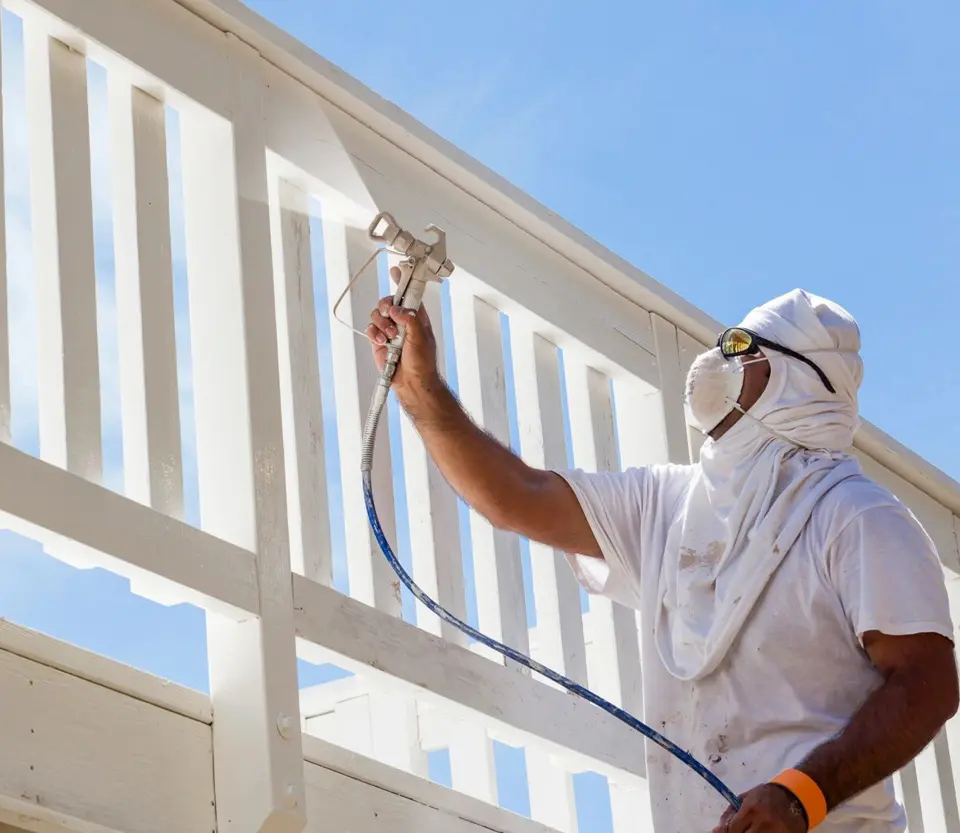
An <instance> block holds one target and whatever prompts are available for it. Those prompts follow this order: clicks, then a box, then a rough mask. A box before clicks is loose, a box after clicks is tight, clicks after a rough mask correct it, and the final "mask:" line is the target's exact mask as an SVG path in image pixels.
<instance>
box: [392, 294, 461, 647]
mask: <svg viewBox="0 0 960 833" xmlns="http://www.w3.org/2000/svg"><path fill="white" fill-rule="evenodd" d="M423 305H424V307H425V308H426V311H427V314H428V315H429V316H430V323H431V326H432V328H433V333H434V335H435V337H436V339H437V362H438V365H439V370H440V373H441V375H446V354H445V349H444V339H445V335H446V334H445V333H444V328H443V325H444V322H443V310H442V307H441V298H440V287H439V285H438V284H431V285H430V286H428V287H427V292H426V293H425V295H424V299H423ZM400 437H401V443H402V447H403V474H404V483H405V486H406V493H407V516H408V518H409V524H410V527H409V528H410V551H411V556H412V559H411V560H412V565H413V577H414V580H415V581H416V582H417V584H418V585H420V587H421V588H422V589H423V590H424V592H426V593H427V595H428V596H430V598H432V599H436V600H437V601H438V602H439V603H440V605H441V606H442V607H444V608H446V609H447V610H449V611H450V612H451V613H452V614H453V615H454V616H456V617H457V618H458V619H460V620H461V621H466V616H467V603H466V595H465V592H464V586H463V558H462V555H461V545H460V517H459V513H458V509H457V496H456V494H455V493H454V491H453V489H451V488H450V486H449V485H448V484H447V482H446V481H445V480H444V479H443V476H442V475H441V474H440V471H439V469H438V468H437V467H436V465H435V464H434V463H433V461H432V460H430V459H429V457H428V455H427V452H426V449H425V448H424V446H423V441H422V440H421V439H420V436H419V435H418V434H417V430H416V428H415V427H414V425H413V423H412V422H411V421H410V419H409V418H408V417H407V416H406V414H404V413H403V412H401V416H400ZM416 610H417V624H418V625H419V626H420V627H421V628H423V629H424V630H426V631H429V632H430V633H433V634H436V635H437V636H442V637H443V638H444V639H445V640H447V641H448V642H453V643H454V644H457V645H466V644H467V638H466V636H465V635H464V634H463V633H462V632H461V631H459V630H457V629H456V628H455V627H453V626H452V625H450V624H448V623H447V622H443V621H441V620H440V619H439V618H438V617H437V616H436V615H435V614H433V613H431V612H430V611H429V610H427V608H426V607H424V606H423V605H422V604H420V603H419V602H418V603H417V608H416Z"/></svg>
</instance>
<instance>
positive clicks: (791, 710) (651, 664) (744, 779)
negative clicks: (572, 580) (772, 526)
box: [561, 466, 953, 833]
mask: <svg viewBox="0 0 960 833" xmlns="http://www.w3.org/2000/svg"><path fill="white" fill-rule="evenodd" d="M695 471H696V468H695V467H693V466H655V467H649V468H639V469H631V470H629V471H627V472H624V473H613V474H587V473H584V472H562V473H561V474H562V475H563V477H564V478H565V479H566V480H567V482H569V483H570V485H571V487H572V488H573V490H574V492H575V494H576V495H577V498H578V499H579V501H580V504H581V506H582V507H583V509H584V512H585V514H586V516H587V519H588V521H589V523H590V526H591V528H592V529H593V532H594V535H595V536H596V538H597V540H598V542H599V543H600V546H601V548H602V551H603V555H604V559H603V560H601V559H594V558H588V557H584V556H570V557H569V561H570V564H571V566H572V567H573V570H574V574H575V575H576V577H577V580H578V581H579V582H580V583H581V585H582V586H583V587H584V588H585V589H586V590H587V591H588V592H589V593H595V594H602V595H604V596H607V597H609V598H612V599H614V600H615V601H619V602H621V603H623V604H625V605H628V606H630V607H633V608H636V609H637V610H639V611H640V614H641V615H640V621H641V626H640V627H641V652H642V657H643V688H644V709H645V714H644V715H643V719H644V721H645V722H646V723H648V724H649V725H651V726H652V727H653V728H654V729H657V730H658V731H660V732H661V733H662V734H664V735H665V736H667V737H668V738H670V739H671V740H672V741H674V742H675V743H677V744H678V745H679V746H680V747H681V748H683V749H687V750H689V751H690V752H691V753H692V754H693V755H694V756H695V757H696V758H698V759H699V760H700V761H701V762H702V763H704V764H705V765H707V766H708V767H709V768H710V769H711V770H712V771H713V772H714V773H716V775H717V776H719V777H720V778H721V779H722V780H723V781H724V782H725V783H726V784H727V785H728V786H729V787H730V788H731V789H733V790H734V792H736V793H742V792H744V791H746V790H747V789H749V788H751V787H754V786H756V785H757V784H760V783H763V782H764V781H767V780H768V779H770V778H771V777H773V776H774V775H776V774H777V773H778V772H780V771H781V770H783V769H785V768H788V767H790V766H793V765H795V764H796V763H798V762H799V761H800V759H802V758H803V757H804V756H805V755H806V754H807V753H808V752H810V751H811V750H812V749H813V748H815V747H816V746H818V745H819V744H821V743H822V742H824V741H825V740H827V739H829V738H830V737H831V736H833V735H835V734H836V733H837V732H838V731H840V730H841V729H842V728H843V727H844V725H845V724H846V723H847V721H848V720H849V719H850V717H851V716H852V715H853V714H854V712H855V711H856V709H857V708H858V707H859V706H860V704H861V703H862V702H863V701H864V699H865V698H866V697H867V695H868V694H870V693H871V692H872V691H873V690H875V688H876V687H877V686H879V685H880V682H881V680H880V677H879V674H878V673H877V671H876V670H875V669H874V668H873V666H872V665H871V663H870V661H869V658H868V657H867V655H866V653H865V652H864V650H863V647H862V644H861V642H860V636H861V635H862V634H863V633H865V632H866V631H871V630H879V631H883V632H885V633H889V634H909V633H920V632H927V631H932V632H935V633H939V634H942V635H944V636H946V637H948V638H951V639H952V638H953V627H952V624H951V619H950V610H949V603H948V599H947V593H946V587H945V583H944V575H943V570H942V567H941V565H940V561H939V558H938V556H937V553H936V550H935V547H934V545H933V542H932V541H931V540H930V538H929V537H928V536H927V534H926V532H925V531H924V530H923V528H922V527H921V526H920V524H919V523H918V522H917V520H916V519H915V518H914V516H913V515H912V514H911V513H910V512H909V511H908V510H907V509H906V507H904V506H903V505H902V504H901V503H900V502H899V501H897V500H896V498H894V497H893V495H891V494H890V493H889V492H888V491H887V490H885V489H883V488H882V487H880V486H879V485H877V484H876V483H874V482H873V481H871V480H868V479H867V478H866V477H862V478H855V479H853V480H851V481H847V482H845V483H843V484H841V486H839V487H837V488H836V489H835V490H834V491H832V492H830V493H828V495H827V497H826V498H825V499H824V501H823V502H822V503H821V504H820V505H819V506H818V507H817V508H816V509H815V510H814V513H813V516H812V518H811V520H810V522H809V523H808V524H807V526H806V527H805V529H804V531H803V532H802V533H801V535H800V537H799V539H798V540H797V542H796V544H794V546H793V547H792V549H791V550H790V551H789V552H788V553H787V555H786V557H785V558H784V559H783V562H782V563H781V565H780V567H779V569H778V570H777V572H776V573H775V575H774V576H773V578H772V579H771V581H770V583H769V585H768V586H767V588H766V590H765V591H764V593H763V594H762V595H761V596H760V599H759V600H758V602H757V604H756V606H755V608H754V610H753V611H752V614H751V616H750V618H749V619H748V620H747V623H746V625H745V626H744V627H743V630H742V631H741V632H740V634H739V637H738V639H737V641H736V643H735V644H734V645H733V647H732V648H731V649H730V651H729V653H728V654H727V655H726V657H725V659H724V660H723V662H722V664H721V665H720V667H719V668H718V669H717V670H716V671H715V672H714V673H712V674H710V675H709V676H707V677H706V678H704V679H703V680H701V681H699V682H693V683H684V682H681V681H679V680H677V679H676V678H674V677H673V676H671V675H670V674H669V673H668V672H667V670H666V668H665V667H664V665H663V663H662V662H661V660H660V657H659V653H658V650H657V645H656V643H655V641H654V638H653V622H654V621H655V616H656V612H657V604H658V587H659V583H660V576H661V572H662V570H664V569H667V568H670V569H674V570H676V569H677V566H678V558H679V553H678V549H679V547H678V545H677V539H678V536H679V525H680V520H681V515H682V512H683V507H684V499H685V497H686V493H687V490H688V488H689V486H690V484H691V481H692V478H693V476H694V473H695ZM693 569H696V566H694V567H693ZM623 742H624V743H635V742H637V741H636V739H635V738H633V737H630V735H629V730H628V729H625V730H624V741H623ZM647 761H648V773H649V788H650V796H651V803H652V808H653V816H654V830H655V833H700V832H701V831H702V833H708V832H709V831H710V830H712V829H713V827H714V826H715V825H716V823H717V822H718V820H719V819H720V815H721V813H722V812H723V810H724V802H723V799H722V798H721V797H720V796H719V795H718V794H717V793H716V792H715V791H714V790H713V789H712V787H710V786H708V785H707V784H706V783H705V782H704V781H702V780H701V779H700V777H699V776H698V775H696V774H695V773H694V772H693V771H692V770H689V769H688V768H687V767H686V766H685V765H684V764H682V763H681V762H680V761H678V760H676V759H675V758H673V757H672V756H671V755H669V754H668V753H666V752H664V751H663V750H661V749H660V748H659V747H658V746H656V745H654V744H652V743H648V744H647ZM904 828H905V817H904V813H903V810H902V808H901V807H900V805H899V804H898V803H897V801H896V798H895V795H894V788H893V783H892V781H887V782H884V783H881V784H879V785H877V786H875V787H873V788H871V789H870V790H868V791H867V792H865V793H863V794H862V795H860V796H859V797H857V798H855V799H853V800H851V801H849V802H847V803H846V804H844V805H842V806H841V807H838V808H837V809H836V810H835V811H834V812H833V813H831V814H830V816H829V817H828V819H827V821H826V822H824V824H823V825H822V827H821V828H820V829H821V830H822V831H823V833H892V831H901V830H903V829H904Z"/></svg>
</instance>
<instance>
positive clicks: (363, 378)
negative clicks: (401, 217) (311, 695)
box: [323, 207, 401, 617]
mask: <svg viewBox="0 0 960 833" xmlns="http://www.w3.org/2000/svg"><path fill="white" fill-rule="evenodd" d="M323 212H324V216H323V247H324V258H325V261H326V278H327V293H328V297H329V298H330V299H331V302H332V301H333V299H336V298H338V297H339V296H340V293H341V292H343V290H344V289H345V288H346V286H347V283H348V282H349V281H350V279H351V278H352V277H353V275H354V274H355V273H356V272H357V271H358V270H359V269H360V268H361V267H362V266H363V264H364V262H365V261H366V260H367V258H368V257H369V256H370V255H371V254H372V252H373V251H374V248H375V247H374V245H373V243H372V242H371V241H370V240H369V238H368V237H367V234H366V230H365V229H363V230H361V229H356V228H351V227H347V226H344V225H343V224H341V223H340V222H339V221H338V219H337V217H335V216H333V215H332V214H328V213H327V208H326V207H324V209H323ZM378 286H379V284H378V280H377V264H376V263H371V264H370V266H369V267H368V271H367V272H366V273H365V274H364V275H363V276H362V277H361V278H360V280H358V281H357V282H356V283H355V284H354V285H353V288H352V289H351V290H350V292H349V294H348V295H347V297H346V298H344V301H343V304H342V306H341V307H340V311H339V314H340V317H341V318H342V319H343V320H344V321H347V322H350V323H352V325H353V326H354V327H355V328H356V329H357V330H361V331H362V330H365V329H366V326H367V324H369V323H370V313H371V312H372V310H373V309H374V308H375V307H376V305H377V301H378V300H379V299H380V293H379V292H378ZM330 341H331V351H332V353H333V367H334V379H333V381H334V391H335V395H336V401H337V438H338V441H339V446H340V483H341V488H342V490H343V516H344V527H345V534H346V548H347V572H348V576H349V580H350V595H351V596H352V597H353V598H355V599H359V600H360V601H362V602H364V603H366V604H368V605H373V606H374V607H376V608H377V609H378V610H382V611H384V612H386V613H390V614H391V615H393V616H397V617H399V616H400V614H401V598H400V580H399V579H398V578H397V576H396V575H395V574H394V572H393V570H392V569H391V567H390V565H389V564H388V563H387V560H386V559H385V558H384V557H383V554H382V553H381V552H380V547H379V546H378V544H377V541H376V539H375V538H374V536H373V532H372V530H371V529H370V523H369V520H368V518H367V510H366V506H365V504H364V499H363V481H362V478H361V473H360V452H361V446H362V442H363V428H364V423H365V422H366V417H367V410H368V409H369V407H370V399H371V396H372V394H373V390H374V387H375V386H376V384H377V370H376V367H375V366H374V363H373V357H372V356H371V352H370V345H369V343H367V342H366V341H365V340H364V339H363V338H362V337H361V336H359V335H357V334H355V333H352V332H350V330H348V329H347V328H346V327H344V326H343V325H342V324H340V323H339V322H338V321H336V320H334V319H333V317H332V315H331V318H330ZM373 494H374V498H375V499H376V504H377V513H378V514H379V516H380V525H381V526H382V527H383V531H384V533H385V534H386V536H387V539H388V540H389V541H390V543H391V544H392V545H393V546H394V548H396V545H397V544H396V541H397V536H396V522H395V517H396V514H395V512H396V510H395V508H394V500H393V474H392V471H391V465H390V432H389V431H388V430H387V420H386V414H384V419H383V420H382V421H381V423H380V428H379V431H378V434H377V444H376V448H375V450H374V457H373Z"/></svg>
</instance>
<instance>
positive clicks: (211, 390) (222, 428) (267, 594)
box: [182, 36, 306, 833]
mask: <svg viewBox="0 0 960 833" xmlns="http://www.w3.org/2000/svg"><path fill="white" fill-rule="evenodd" d="M224 49H225V50H227V51H228V54H229V56H230V60H231V62H232V64H233V72H231V73H230V76H229V77H230V84H231V89H230V90H229V93H230V95H231V105H232V106H231V109H232V112H233V118H234V121H233V124H232V125H230V124H227V123H224V122H223V121H221V120H220V119H218V118H216V117H214V116H212V115H210V114H207V113H203V112H200V111H198V110H188V111H185V112H184V113H183V117H182V142H183V148H182V158H183V189H184V199H185V206H184V207H185V222H186V232H187V257H188V274H189V293H190V314H191V316H190V317H191V337H192V349H193V363H194V386H195V410H196V428H197V457H198V460H197V463H198V469H199V481H200V514H201V519H202V525H203V528H204V529H205V530H207V531H209V532H211V533H213V534H215V535H219V536H221V537H223V538H225V539H227V540H229V541H231V542H233V543H235V544H237V545H239V546H242V547H245V548H247V549H249V550H251V551H252V552H254V553H255V554H256V560H257V578H258V582H259V588H260V617H259V618H256V619H247V620H246V621H242V622H232V621H226V620H225V619H222V618H219V617H217V616H213V615H211V616H208V617H207V639H208V654H209V658H210V691H211V697H212V701H213V710H214V714H215V720H214V737H213V742H214V755H215V760H216V765H215V767H214V769H215V786H216V793H217V821H218V828H219V830H220V831H221V832H222V833H253V831H261V830H262V831H271V833H272V831H278V833H298V831H300V830H302V829H303V827H304V825H305V824H306V801H305V790H304V782H303V750H302V745H301V740H300V711H299V688H298V681H297V665H296V654H295V647H294V646H295V643H294V628H293V599H292V574H291V570H290V553H289V539H288V519H287V507H286V496H285V475H284V459H283V426H282V417H281V404H280V379H279V373H278V356H277V324H276V318H277V315H276V304H275V299H274V282H273V276H272V274H271V271H272V266H273V258H272V253H271V245H270V216H269V204H268V200H269V193H268V185H267V159H266V147H265V144H264V136H263V129H264V124H263V113H262V111H261V103H262V100H263V96H264V90H263V88H262V82H261V79H260V77H259V75H258V74H257V72H256V71H255V69H254V67H255V66H256V64H255V60H256V59H257V57H258V56H256V53H255V52H254V51H253V50H252V49H250V48H249V47H246V46H245V45H243V44H241V43H240V42H239V41H237V40H236V39H235V38H233V37H232V36H227V38H226V40H225V42H224Z"/></svg>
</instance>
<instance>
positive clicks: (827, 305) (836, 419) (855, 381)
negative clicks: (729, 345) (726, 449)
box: [740, 289, 863, 451]
mask: <svg viewBox="0 0 960 833" xmlns="http://www.w3.org/2000/svg"><path fill="white" fill-rule="evenodd" d="M740 326H741V327H743V328H744V329H746V330H752V331H753V332H755V333H757V335H761V336H763V337H764V338H766V339H769V340H770V341H772V342H774V343H775V344H780V345H782V346H783V347H788V348H789V349H791V350H793V351H795V352H797V353H800V354H801V355H804V356H806V357H807V358H809V359H810V360H811V361H813V362H814V363H815V364H816V365H817V366H818V367H819V368H820V369H821V370H822V371H823V372H824V374H825V375H826V377H827V379H829V380H830V383H831V384H832V385H833V387H834V389H835V390H836V393H835V394H832V393H830V391H829V390H827V388H826V387H825V386H824V384H823V382H821V381H820V377H819V376H817V373H816V371H814V369H813V368H812V367H810V366H809V365H807V364H805V363H804V362H802V361H800V360H799V359H795V358H792V357H786V358H785V359H784V360H782V361H778V360H777V359H775V358H774V355H775V354H776V353H777V351H775V350H771V349H766V350H764V354H765V355H766V356H767V357H768V358H770V359H771V366H773V365H778V366H781V367H783V368H784V371H785V372H784V374H782V375H784V376H786V380H785V383H784V384H783V385H782V389H781V390H777V389H776V385H773V384H771V387H773V388H774V390H768V391H765V392H764V396H763V397H762V398H761V401H760V402H758V403H757V405H756V406H755V407H756V410H754V409H753V408H752V409H751V411H750V412H751V414H752V415H753V416H755V417H756V418H757V419H761V420H762V421H763V422H764V423H765V424H767V425H769V426H770V428H772V429H775V430H776V431H777V432H778V433H780V434H782V435H783V436H785V437H786V438H787V439H790V440H792V441H793V442H795V443H797V444H798V445H802V446H806V447H807V448H822V449H829V450H836V451H840V450H845V449H848V448H850V447H851V446H852V445H853V438H854V435H855V434H856V432H857V429H858V428H859V427H860V418H859V408H858V401H857V395H858V392H859V389H860V384H861V382H862V381H863V361H862V360H861V358H860V352H859V351H860V328H859V327H858V326H857V322H856V321H855V320H854V318H853V316H852V315H850V313H848V312H847V311H846V310H845V309H843V307H841V306H839V305H838V304H835V303H834V302H833V301H828V300H826V299H825V298H820V297H818V296H816V295H812V294H810V293H809V292H805V291H804V290H802V289H795V290H793V291H792V292H788V293H787V294H786V295H781V296H780V297H779V298H774V299H773V300H772V301H770V302H768V303H766V304H764V305H763V306H760V307H757V308H756V309H754V310H752V311H751V312H750V313H749V314H748V315H747V316H746V318H744V319H743V321H742V322H741V323H740ZM780 355H783V354H780ZM773 381H774V376H771V383H773ZM768 394H770V395H768Z"/></svg>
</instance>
